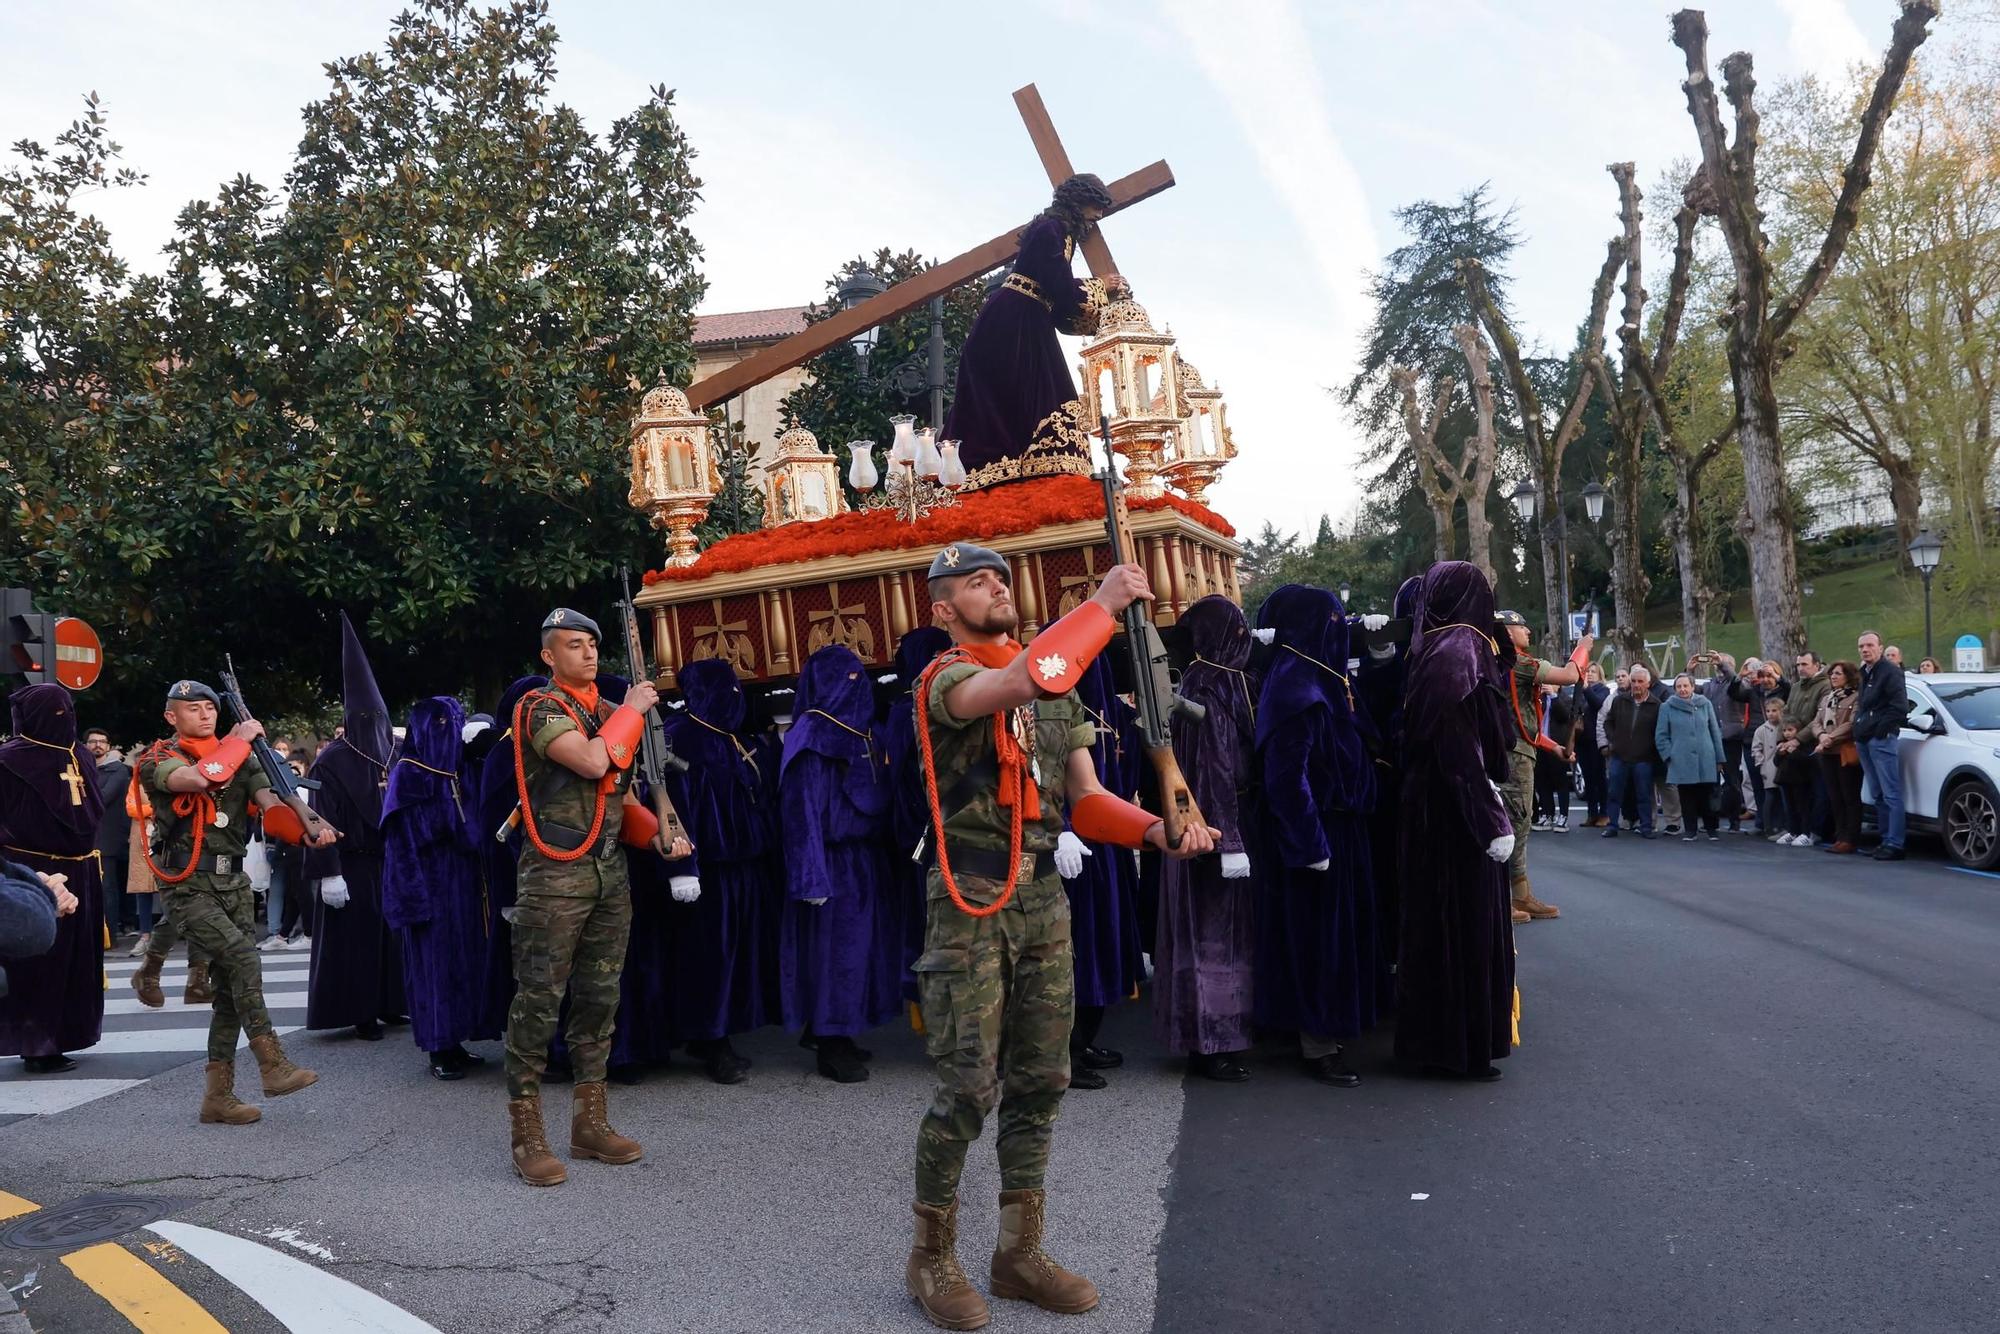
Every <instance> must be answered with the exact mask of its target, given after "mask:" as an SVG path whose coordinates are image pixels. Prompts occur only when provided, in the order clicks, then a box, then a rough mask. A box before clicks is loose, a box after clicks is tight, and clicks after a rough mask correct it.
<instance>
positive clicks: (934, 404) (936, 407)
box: [834, 269, 945, 432]
mask: <svg viewBox="0 0 2000 1334" xmlns="http://www.w3.org/2000/svg"><path fill="white" fill-rule="evenodd" d="M888 290H889V285H888V284H887V283H885V282H883V281H882V279H880V278H879V277H877V276H876V275H875V274H874V273H872V272H870V271H869V270H867V269H856V270H855V271H854V272H853V273H850V274H848V275H847V277H846V279H845V280H844V281H843V282H842V283H841V284H840V287H839V288H838V289H837V290H836V291H835V292H834V297H835V299H836V300H838V301H839V302H840V308H841V309H842V310H852V309H854V308H855V307H856V306H859V305H861V304H863V303H864V302H867V301H871V300H873V299H874V298H876V297H878V296H880V295H882V293H884V292H886V291H888ZM880 335H881V329H880V328H879V327H876V326H870V327H869V328H866V329H863V330H861V332H859V333H857V334H855V335H854V337H853V338H851V339H850V340H848V341H849V343H850V344H851V345H852V346H853V348H854V356H855V359H856V360H857V361H858V362H859V363H860V368H861V378H862V380H863V381H864V382H865V383H869V384H877V383H880V384H886V385H888V386H889V388H890V389H892V390H894V391H895V392H896V393H897V394H899V395H901V396H902V397H904V398H911V397H914V396H915V395H916V393H917V391H918V390H920V389H928V390H929V391H930V399H931V429H932V430H933V431H936V432H942V431H943V430H944V389H945V379H944V376H945V353H944V298H943V297H942V296H934V297H932V298H931V336H930V343H929V346H928V347H926V348H925V350H924V353H925V355H924V357H923V359H922V361H919V360H918V359H917V358H915V357H911V358H910V359H909V360H907V361H904V362H902V363H901V364H899V365H897V366H896V367H895V368H893V369H892V370H890V371H888V372H887V373H886V374H884V375H882V376H881V377H879V379H878V377H876V376H873V375H871V374H870V373H869V370H868V358H869V357H870V356H871V355H872V354H873V353H874V351H875V344H876V341H877V339H878V338H879V337H880Z"/></svg>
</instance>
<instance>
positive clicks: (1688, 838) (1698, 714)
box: [1653, 672, 1723, 843]
mask: <svg viewBox="0 0 2000 1334" xmlns="http://www.w3.org/2000/svg"><path fill="white" fill-rule="evenodd" d="M1653 744H1654V745H1655V746H1657V747H1658V748H1659V752H1660V762H1661V763H1662V764H1663V765H1665V766H1666V770H1667V781H1668V782H1669V783H1672V784H1673V785H1674V787H1675V788H1676V789H1678V790H1679V792H1680V794H1681V813H1682V815H1683V816H1684V817H1685V819H1686V824H1685V825H1684V826H1683V828H1684V829H1685V830H1686V832H1685V833H1683V834H1682V835H1681V841H1682V842H1683V843H1692V842H1694V840H1695V837H1696V828H1697V826H1699V827H1700V828H1701V829H1702V830H1704V831H1706V832H1707V834H1708V840H1709V842H1711V843H1715V842H1719V841H1720V839H1719V837H1718V836H1717V834H1716V824H1717V818H1716V806H1717V805H1718V803H1717V802H1716V800H1715V796H1716V790H1715V787H1716V783H1717V782H1718V781H1719V780H1720V779H1721V777H1722V772H1723V766H1722V727H1721V725H1720V724H1719V723H1717V722H1716V719H1715V706H1714V705H1712V704H1710V703H1709V702H1708V700H1707V698H1706V697H1705V696H1703V695H1700V694H1698V693H1697V692H1696V691H1695V688H1694V678H1693V677H1692V676H1689V675H1688V674H1687V673H1686V672H1682V673H1681V674H1680V675H1679V676H1676V677H1675V678H1674V693H1673V694H1671V695H1669V696H1668V697H1667V698H1666V700H1665V701H1664V702H1663V703H1662V704H1661V705H1660V721H1659V722H1658V724H1656V725H1655V726H1654V728H1653Z"/></svg>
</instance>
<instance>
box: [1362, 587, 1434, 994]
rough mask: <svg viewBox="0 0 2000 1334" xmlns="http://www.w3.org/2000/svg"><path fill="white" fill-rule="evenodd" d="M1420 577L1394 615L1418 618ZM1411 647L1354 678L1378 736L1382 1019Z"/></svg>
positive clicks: (1392, 986) (1392, 964)
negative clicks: (1405, 689) (1405, 685)
mask: <svg viewBox="0 0 2000 1334" xmlns="http://www.w3.org/2000/svg"><path fill="white" fill-rule="evenodd" d="M1422 583H1423V578H1422V576H1420V575H1412V576H1411V577H1410V578H1408V579H1405V580H1404V581H1403V583H1402V587H1400V588H1398V589H1397V590H1396V600H1395V603H1394V608H1395V609H1394V612H1393V615H1394V617H1395V618H1396V619H1397V620H1410V619H1411V618H1412V617H1414V616H1415V615H1416V607H1417V589H1418V586H1419V585H1421V584H1422ZM1408 659H1409V646H1408V645H1407V644H1398V645H1395V646H1394V647H1392V648H1391V649H1390V650H1389V651H1388V652H1386V653H1384V654H1382V655H1381V656H1379V657H1378V656H1377V655H1376V654H1375V653H1374V652H1373V651H1372V650H1365V651H1363V653H1362V655H1361V668H1360V671H1359V673H1358V674H1357V675H1356V676H1355V678H1354V698H1355V702H1356V703H1358V704H1359V705H1360V706H1361V712H1362V714H1363V715H1364V716H1366V718H1367V719H1368V725H1369V727H1370V729H1371V730H1372V731H1373V733H1374V736H1375V749H1374V754H1375V784H1376V791H1377V792H1378V793H1379V799H1378V800H1377V801H1376V803H1375V813H1374V815H1372V816H1370V817H1369V821H1368V839H1369V853H1370V855H1371V856H1372V857H1373V859H1374V865H1375V908H1376V912H1375V945H1376V954H1375V962H1376V967H1375V1001H1376V1011H1377V1015H1378V1017H1380V1018H1387V1017H1388V1016H1389V1015H1390V1014H1392V1013H1394V1011H1395V1008H1396V956H1397V954H1398V952H1399V947H1398V945H1397V932H1398V929H1399V923H1400V920H1401V908H1400V906H1399V905H1400V904H1401V902H1402V876H1401V871H1400V867H1401V865H1402V859H1401V857H1400V855H1399V853H1398V843H1399V840H1400V838H1401V830H1402V820H1403V803H1402V769H1401V767H1400V766H1401V755H1402V744H1403V740H1402V738H1403V678H1404V669H1405V667H1406V665H1407V663H1408Z"/></svg>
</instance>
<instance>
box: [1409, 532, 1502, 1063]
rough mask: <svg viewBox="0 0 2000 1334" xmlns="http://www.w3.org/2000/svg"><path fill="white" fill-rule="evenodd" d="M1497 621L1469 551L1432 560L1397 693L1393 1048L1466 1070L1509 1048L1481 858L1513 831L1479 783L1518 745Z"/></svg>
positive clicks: (1489, 878)
mask: <svg viewBox="0 0 2000 1334" xmlns="http://www.w3.org/2000/svg"><path fill="white" fill-rule="evenodd" d="M1492 624H1493V591H1492V589H1491V588H1490V587H1488V586H1487V583H1486V579H1485V576H1483V575H1481V574H1480V573H1479V571H1478V569H1477V568H1475V567H1474V566H1472V565H1469V564H1467V563H1465V562H1464V561H1446V562H1443V563H1441V564H1438V565H1433V566H1432V567H1431V569H1430V571H1429V573H1427V574H1426V575H1425V576H1424V583H1423V588H1422V591H1421V592H1420V593H1419V595H1418V609H1417V614H1416V618H1415V634H1414V635H1413V638H1412V640H1411V645H1410V656H1409V666H1408V671H1407V678H1406V682H1405V685H1404V691H1403V747H1402V774H1401V777H1402V785H1403V790H1402V806H1403V824H1402V829H1401V841H1400V848H1401V857H1400V862H1401V868H1400V870H1401V879H1402V930H1401V941H1402V954H1401V961H1400V964H1399V966H1398V968H1397V973H1396V981H1397V989H1396V1055H1397V1056H1398V1057H1399V1058H1401V1059H1403V1060H1406V1061H1409V1062H1411V1063H1412V1064H1416V1065H1426V1066H1436V1067H1441V1068H1443V1069H1447V1070H1455V1071H1459V1072H1461V1073H1464V1072H1468V1071H1473V1070H1478V1069H1481V1068H1483V1067H1484V1066H1485V1065H1486V1064H1487V1063H1488V1062H1490V1061H1497V1060H1499V1059H1500V1058H1501V1057H1503V1056H1505V1055H1507V1054H1508V1052H1509V1051H1510V1050H1511V1048H1512V1033H1513V1006H1514V926H1513V917H1512V913H1511V911H1510V904H1509V902H1508V897H1507V868H1506V866H1505V865H1504V864H1503V863H1500V862H1496V861H1494V860H1492V859H1491V858H1489V857H1488V856H1487V855H1486V847H1487V845H1488V844H1490V843H1491V842H1492V841H1493V840H1494V839H1496V838H1499V837H1500V836H1501V835H1503V834H1509V833H1512V832H1513V827H1512V826H1511V825H1510V824H1509V823H1508V821H1507V811H1506V807H1505V806H1504V805H1503V804H1502V803H1501V801H1500V799H1499V797H1498V796H1496V795H1495V794H1494V792H1493V789H1492V788H1491V787H1490V786H1489V785H1488V782H1487V780H1488V779H1491V780H1493V782H1496V783H1498V782H1504V781H1505V780H1506V778H1507V757H1508V754H1509V752H1510V750H1511V749H1512V744H1513V731H1512V727H1511V722H1510V719H1509V717H1508V709H1507V702H1506V701H1507V693H1506V683H1505V681H1504V679H1503V678H1502V676H1501V672H1500V666H1499V660H1498V658H1497V656H1496V655H1495V651H1494V647H1493V639H1492V638H1491V637H1490V636H1489V634H1488V633H1486V632H1485V629H1484V627H1487V626H1490V625H1492ZM1447 627H1449V628H1447Z"/></svg>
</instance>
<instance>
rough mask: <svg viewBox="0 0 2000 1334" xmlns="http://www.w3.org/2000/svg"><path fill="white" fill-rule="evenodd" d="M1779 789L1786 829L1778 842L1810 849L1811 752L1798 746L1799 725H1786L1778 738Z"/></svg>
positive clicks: (1811, 842) (1811, 839)
mask: <svg viewBox="0 0 2000 1334" xmlns="http://www.w3.org/2000/svg"><path fill="white" fill-rule="evenodd" d="M1777 766H1778V788H1779V790H1780V791H1781V792H1783V793H1784V801H1785V828H1786V829H1787V831H1789V832H1787V833H1785V834H1784V835H1782V836H1780V837H1779V839H1778V842H1779V843H1780V844H1783V845H1784V846H1786V847H1793V848H1809V847H1811V846H1812V845H1813V837H1812V835H1811V834H1808V833H1807V832H1806V819H1807V817H1808V816H1810V815H1811V814H1812V789H1813V753H1812V752H1811V751H1810V750H1807V749H1806V748H1805V747H1804V746H1803V745H1800V744H1799V725H1798V724H1797V723H1795V722H1793V723H1786V724H1785V726H1784V731H1783V732H1782V733H1780V735H1779V739H1778V759H1777Z"/></svg>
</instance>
